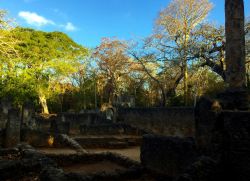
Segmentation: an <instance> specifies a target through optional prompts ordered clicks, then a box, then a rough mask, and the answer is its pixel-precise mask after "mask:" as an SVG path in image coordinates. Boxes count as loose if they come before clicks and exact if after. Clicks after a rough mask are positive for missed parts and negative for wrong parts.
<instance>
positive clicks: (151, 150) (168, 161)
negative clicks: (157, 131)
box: [141, 135, 196, 178]
mask: <svg viewBox="0 0 250 181" xmlns="http://www.w3.org/2000/svg"><path fill="white" fill-rule="evenodd" d="M195 158H196V147H195V143H194V141H193V139H191V138H185V139H182V138H178V137H163V136H155V135H145V136H144V137H143V143H142V146H141V163H142V165H143V166H144V167H146V169H149V170H150V171H152V172H155V173H157V174H163V175H166V176H169V177H172V178H174V177H177V176H178V175H180V174H181V173H182V172H184V170H185V169H186V168H187V166H189V165H190V164H191V163H193V162H194V160H195Z"/></svg>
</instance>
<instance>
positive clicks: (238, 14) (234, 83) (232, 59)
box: [225, 0, 246, 89]
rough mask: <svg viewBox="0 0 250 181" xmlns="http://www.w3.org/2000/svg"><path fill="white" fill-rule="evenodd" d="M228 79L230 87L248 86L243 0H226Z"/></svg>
mask: <svg viewBox="0 0 250 181" xmlns="http://www.w3.org/2000/svg"><path fill="white" fill-rule="evenodd" d="M225 13H226V79H227V83H228V84H229V87H230V88H233V89H235V88H236V89H238V88H244V87H246V68H245V31H244V20H245V19H244V2H243V0H226V1H225Z"/></svg>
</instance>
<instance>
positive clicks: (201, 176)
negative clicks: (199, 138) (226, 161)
mask: <svg viewBox="0 0 250 181" xmlns="http://www.w3.org/2000/svg"><path fill="white" fill-rule="evenodd" d="M218 167H219V166H218V163H217V162H216V161H215V160H213V159H211V158H209V157H205V156H202V157H199V158H198V159H197V160H196V161H195V162H194V163H193V164H191V165H190V166H189V167H188V168H187V170H186V171H185V172H184V173H183V174H181V176H180V177H178V178H177V179H176V181H219V180H221V178H220V170H219V168H218Z"/></svg>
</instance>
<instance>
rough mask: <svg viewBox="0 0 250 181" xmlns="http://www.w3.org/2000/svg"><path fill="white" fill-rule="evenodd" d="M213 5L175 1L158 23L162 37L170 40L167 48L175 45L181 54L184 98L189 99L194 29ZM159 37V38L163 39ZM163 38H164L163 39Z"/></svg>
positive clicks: (192, 0) (204, 0)
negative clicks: (189, 54)
mask: <svg viewBox="0 0 250 181" xmlns="http://www.w3.org/2000/svg"><path fill="white" fill-rule="evenodd" d="M211 8H212V4H211V3H210V2H209V1H208V0H173V1H171V3H170V4H169V5H168V7H167V8H165V9H164V10H163V11H161V12H160V15H159V17H158V19H157V21H156V23H157V26H158V27H157V28H158V29H159V30H160V34H161V36H167V39H168V40H170V41H169V43H168V45H165V46H166V47H167V48H169V47H171V48H172V44H173V45H175V47H174V48H175V49H176V51H177V53H178V54H179V58H180V62H181V66H182V71H183V75H184V97H185V103H186V104H187V99H188V59H187V57H188V47H189V45H190V43H191V42H190V37H191V36H192V33H193V31H194V29H195V28H196V27H197V25H199V24H200V23H201V22H202V21H203V20H204V19H205V18H206V16H207V14H208V12H209V11H210V10H211ZM161 36H159V37H161ZM161 38H162V37H161Z"/></svg>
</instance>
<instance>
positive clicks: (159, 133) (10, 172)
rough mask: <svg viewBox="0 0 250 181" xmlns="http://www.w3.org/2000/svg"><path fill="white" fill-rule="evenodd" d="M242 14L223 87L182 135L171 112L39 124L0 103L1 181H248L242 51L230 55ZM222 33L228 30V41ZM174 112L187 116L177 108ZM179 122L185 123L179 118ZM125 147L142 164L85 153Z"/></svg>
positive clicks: (65, 117)
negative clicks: (91, 149) (135, 153)
mask: <svg viewBox="0 0 250 181" xmlns="http://www.w3.org/2000/svg"><path fill="white" fill-rule="evenodd" d="M234 3H238V4H239V5H242V3H243V1H242V0H237V1H233V0H228V1H227V3H226V7H227V8H228V7H230V5H233V4H234ZM234 5H235V4H234ZM237 7H238V8H240V7H241V6H237ZM241 13H242V12H241ZM241 13H234V12H230V13H229V14H227V15H228V16H229V17H230V16H232V17H231V18H229V21H227V24H226V25H227V26H226V29H227V42H229V43H230V44H229V43H227V44H229V45H227V48H226V49H227V58H226V61H227V65H228V66H227V67H228V70H227V76H228V79H227V81H228V83H229V88H228V89H227V90H226V91H225V92H223V93H222V94H219V95H218V97H217V98H216V99H210V98H201V99H200V101H199V102H198V104H197V106H196V108H195V110H193V111H194V117H193V118H194V119H193V120H191V121H190V120H189V119H188V120H185V121H184V122H183V123H184V124H185V125H186V128H187V129H186V128H183V127H181V126H180V124H176V122H178V121H183V120H179V119H177V118H178V115H177V114H174V115H173V112H174V111H173V109H172V110H171V111H168V110H151V112H150V111H149V110H146V111H143V110H138V109H135V110H132V111H131V110H125V111H124V110H120V111H119V110H115V111H114V110H113V112H112V114H110V112H109V113H108V114H102V113H100V114H99V113H98V114H97V113H86V114H73V113H68V114H61V115H54V116H50V117H47V118H44V117H42V116H39V115H33V114H29V109H26V110H23V111H22V114H20V113H19V112H18V111H17V110H15V109H12V108H11V106H9V104H5V103H4V104H3V103H2V105H1V107H2V108H1V110H2V112H1V114H0V118H1V120H0V125H1V129H0V143H1V146H2V147H5V148H0V180H42V181H43V180H44V181H45V180H46V181H50V180H51V181H52V180H53V181H56V180H61V181H64V180H65V181H66V180H73V181H74V180H75V181H79V180H81V181H85V180H86V181H87V180H88V181H96V180H100V181H101V180H109V181H110V180H125V181H126V180H127V181H128V180H147V181H151V180H152V181H153V180H157V181H158V180H164V181H168V180H169V181H217V180H218V181H220V180H229V181H230V180H232V181H233V180H234V181H235V180H239V181H248V180H249V178H250V112H249V110H248V108H249V100H248V99H247V97H248V92H246V90H245V89H244V85H243V84H244V58H242V57H243V56H244V51H239V52H240V53H237V54H235V55H232V54H230V50H231V49H232V48H235V49H237V48H238V47H234V46H235V45H239V43H242V42H243V40H242V39H241V38H242V37H243V36H242V37H241V38H240V39H234V38H232V37H235V36H237V30H238V32H240V33H242V32H243V31H242V28H243V26H242V25H243V24H244V23H242V18H241V17H236V19H238V20H239V21H240V22H239V23H237V22H235V21H234V19H235V17H234V16H238V15H241ZM228 26H231V28H233V30H234V31H232V32H231V33H232V34H231V35H232V37H230V31H229V30H230V28H229V27H228ZM228 33H229V34H228ZM235 33H236V34H235ZM234 41H235V42H234ZM234 43H235V44H234ZM239 47H240V48H241V50H242V46H239ZM235 49H234V51H235ZM234 51H232V52H234ZM232 52H231V53H232ZM230 56H232V57H230ZM237 56H238V57H237ZM236 61H239V62H236ZM235 70H238V71H235ZM239 70H242V71H243V72H242V71H239ZM242 75H243V76H242ZM109 111H110V110H109ZM178 111H179V112H185V113H187V114H188V115H190V114H189V113H190V112H189V111H186V110H185V111H184V110H183V109H181V108H179V109H178V110H177V112H178ZM149 112H150V113H149ZM152 112H157V114H159V113H160V114H161V118H162V119H159V120H157V122H154V121H152V119H156V118H155V117H154V114H153V113H152ZM170 112H171V113H170ZM31 115H32V116H31ZM139 117H142V119H144V120H145V122H143V121H142V122H141V121H140V119H139ZM148 117H150V119H148ZM179 117H180V116H179ZM185 117H189V116H187V115H186V116H182V118H183V119H184V118H185ZM164 118H166V119H164ZM169 118H171V119H169ZM177 120H178V121H177ZM126 121H127V122H126ZM169 127H171V128H172V129H168V128H169ZM193 127H194V128H195V129H193ZM165 128H166V129H165ZM149 129H150V130H149ZM187 130H189V131H187ZM100 135H101V137H100ZM118 135H119V136H120V137H119V139H117V137H118ZM128 135H129V136H130V137H126V136H128ZM104 136H105V137H104ZM21 142H26V143H21ZM27 143H28V144H27ZM103 143H104V144H103ZM131 145H137V146H140V149H141V151H140V161H141V162H138V161H133V160H131V159H129V158H125V157H122V156H121V155H117V154H114V153H91V152H88V151H87V150H86V148H88V147H101V146H102V147H115V146H119V147H127V146H131ZM39 147H49V148H50V147H53V148H58V149H62V148H65V147H67V148H71V149H73V150H75V153H73V154H59V155H54V154H49V153H42V152H39V151H37V149H36V148H39ZM108 165H109V166H108ZM111 165H112V166H111ZM93 167H98V169H97V170H98V171H99V172H98V171H97V172H96V170H95V172H91V171H90V170H88V169H89V168H93ZM110 167H112V169H111V170H110V169H109V168H110ZM79 169H80V170H79ZM86 170H87V171H86ZM100 171H101V172H100Z"/></svg>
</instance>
